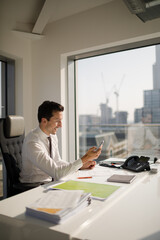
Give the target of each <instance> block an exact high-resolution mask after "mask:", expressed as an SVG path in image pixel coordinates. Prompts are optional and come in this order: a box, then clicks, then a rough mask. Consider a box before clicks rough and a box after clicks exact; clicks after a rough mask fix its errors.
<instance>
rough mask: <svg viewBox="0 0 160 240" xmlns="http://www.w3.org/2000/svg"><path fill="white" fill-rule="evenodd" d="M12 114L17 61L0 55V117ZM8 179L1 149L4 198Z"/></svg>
mask: <svg viewBox="0 0 160 240" xmlns="http://www.w3.org/2000/svg"><path fill="white" fill-rule="evenodd" d="M12 114H15V62H14V60H12V59H8V58H5V57H3V56H0V119H1V118H5V117H6V115H12ZM3 177H4V178H3ZM6 181H7V180H6V170H5V167H4V165H3V164H2V155H1V151H0V199H3V189H4V195H5V186H6Z"/></svg>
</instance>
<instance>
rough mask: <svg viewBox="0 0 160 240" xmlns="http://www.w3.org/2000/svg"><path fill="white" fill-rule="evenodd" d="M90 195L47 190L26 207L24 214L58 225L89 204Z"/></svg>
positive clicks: (79, 192)
mask: <svg viewBox="0 0 160 240" xmlns="http://www.w3.org/2000/svg"><path fill="white" fill-rule="evenodd" d="M90 195H91V194H90V193H84V192H83V191H81V190H78V191H65V190H49V191H48V192H47V193H45V194H44V195H43V196H42V197H41V198H39V199H38V200H37V201H35V202H34V203H33V204H31V205H29V206H27V207H26V214H27V215H30V216H33V217H37V218H40V219H42V220H46V221H49V222H52V223H54V224H59V223H61V222H62V221H64V220H66V219H67V218H68V217H70V216H72V215H74V214H76V213H77V212H79V211H80V210H81V209H83V208H85V207H87V206H88V205H89V204H90V203H91V199H90Z"/></svg>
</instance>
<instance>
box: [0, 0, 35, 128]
mask: <svg viewBox="0 0 160 240" xmlns="http://www.w3.org/2000/svg"><path fill="white" fill-rule="evenodd" d="M8 3H9V4H8ZM14 7H15V6H14V1H1V2H0V55H3V56H6V57H9V58H12V59H15V61H16V73H15V78H16V79H15V80H16V109H15V110H16V114H17V115H22V116H24V118H25V123H26V131H28V130H29V129H31V128H32V125H33V124H32V75H31V66H32V64H31V41H30V40H29V39H26V38H23V37H19V36H17V35H15V33H13V32H12V31H11V30H13V29H14V27H15V26H14V23H15V16H14V15H13V14H12V9H14Z"/></svg>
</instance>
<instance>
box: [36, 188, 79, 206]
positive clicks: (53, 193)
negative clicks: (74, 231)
mask: <svg viewBox="0 0 160 240" xmlns="http://www.w3.org/2000/svg"><path fill="white" fill-rule="evenodd" d="M82 193H83V191H82V190H73V191H72V190H66V191H65V190H63V191H62V190H48V192H47V193H45V195H44V196H43V197H42V198H40V199H38V200H37V201H36V202H35V203H34V204H33V205H35V206H36V207H37V208H46V207H47V208H72V207H75V206H77V203H78V201H79V199H80V197H81V195H82Z"/></svg>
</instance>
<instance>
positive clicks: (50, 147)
mask: <svg viewBox="0 0 160 240" xmlns="http://www.w3.org/2000/svg"><path fill="white" fill-rule="evenodd" d="M48 141H49V155H50V157H52V143H51V137H48Z"/></svg>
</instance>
